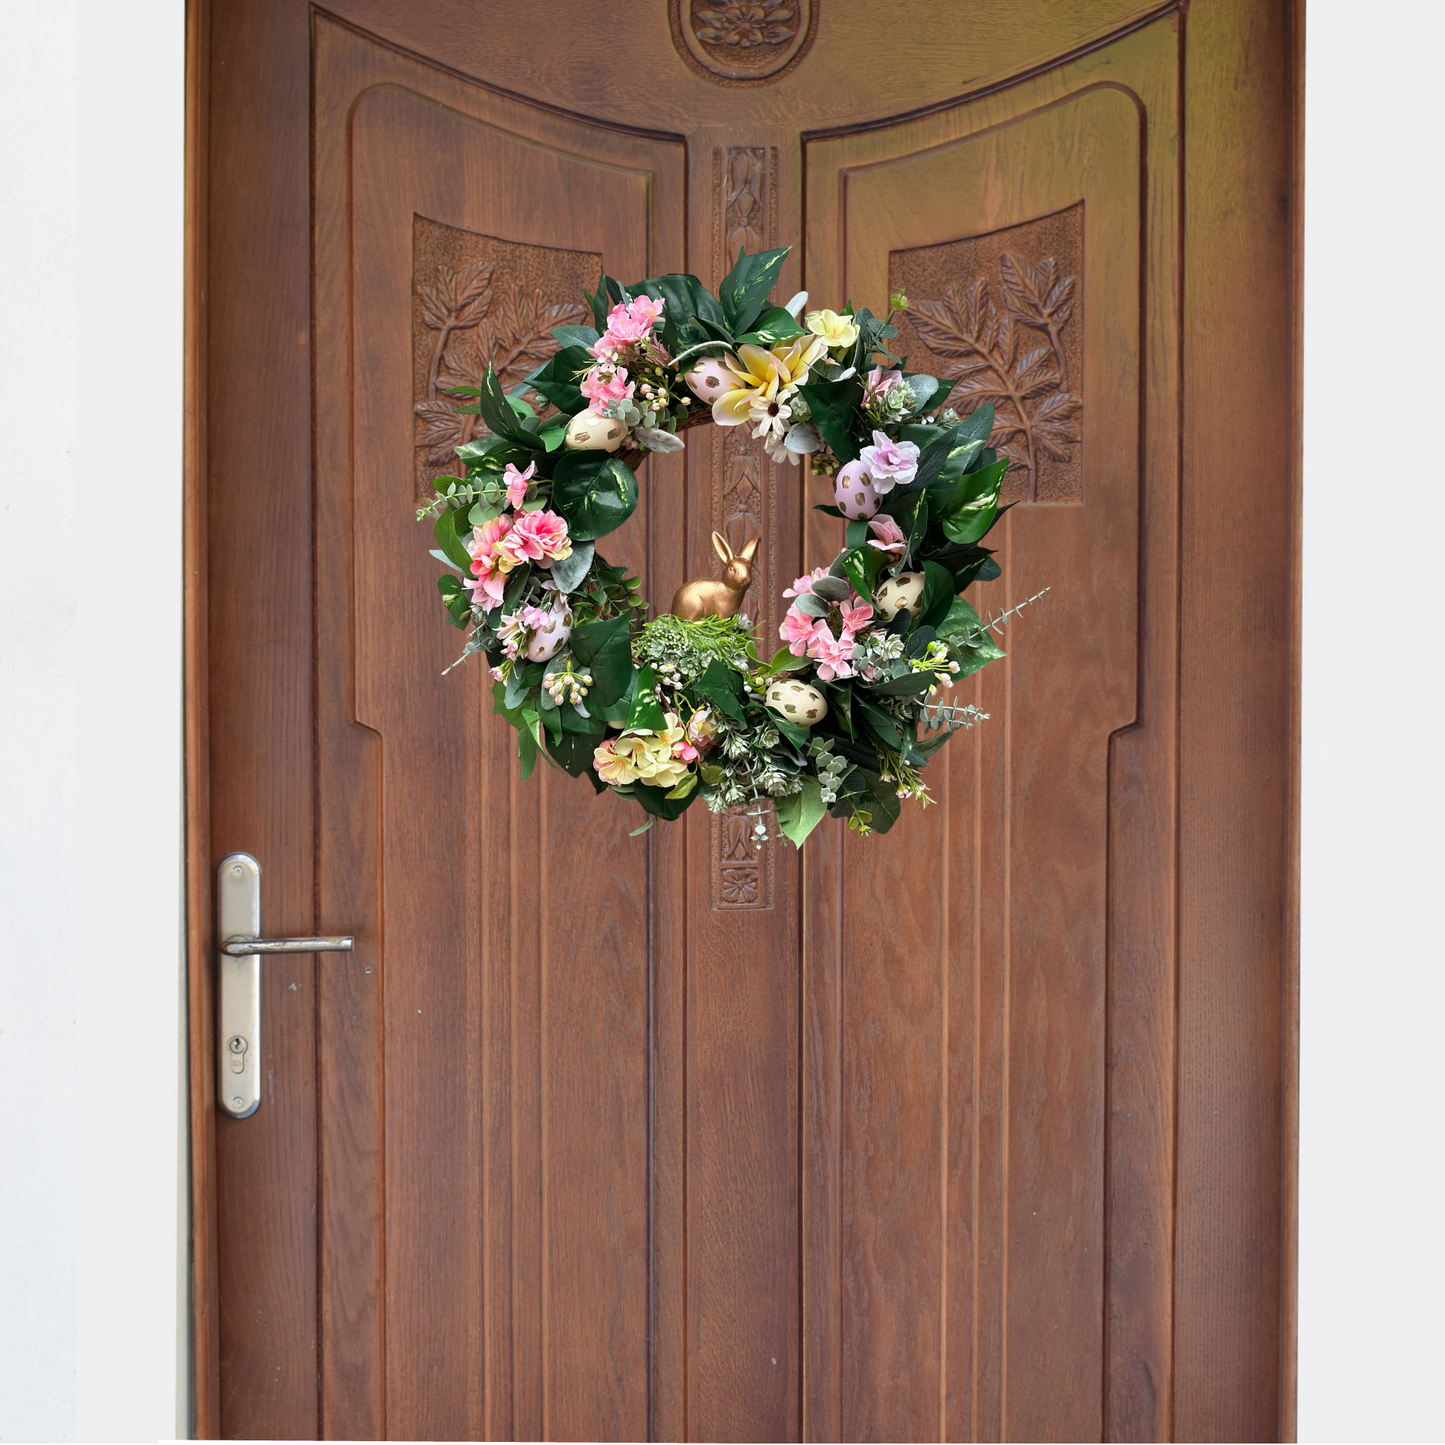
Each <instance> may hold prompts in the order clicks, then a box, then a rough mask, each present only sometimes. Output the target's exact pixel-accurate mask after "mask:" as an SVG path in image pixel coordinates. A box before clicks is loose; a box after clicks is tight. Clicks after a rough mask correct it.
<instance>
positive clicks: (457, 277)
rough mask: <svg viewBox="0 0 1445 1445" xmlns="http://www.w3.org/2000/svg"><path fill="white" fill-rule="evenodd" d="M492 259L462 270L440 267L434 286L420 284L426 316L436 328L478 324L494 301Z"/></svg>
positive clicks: (456, 327)
mask: <svg viewBox="0 0 1445 1445" xmlns="http://www.w3.org/2000/svg"><path fill="white" fill-rule="evenodd" d="M494 269H495V267H494V264H493V263H492V262H490V261H474V262H473V263H472V264H471V265H470V266H464V267H463V268H462V269H461V270H460V271H453V270H452V268H451V267H450V266H438V267H437V279H436V284H435V285H434V286H418V287H417V288H416V291H417V295H418V296H419V297H420V298H421V314H422V319H423V320H424V321H425V322H426V324H427V325H428V326H429V327H431V329H432V330H433V331H446V330H452V331H455V330H459V329H461V328H464V327H471V326H475V325H476V324H477V323H478V322H479V321H480V320H481V319H482V317H483V316H485V315H486V313H487V308H488V307H489V306H490V305H491V303H492V272H493V270H494Z"/></svg>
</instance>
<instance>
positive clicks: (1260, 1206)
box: [1174, 0, 1296, 1440]
mask: <svg viewBox="0 0 1445 1445" xmlns="http://www.w3.org/2000/svg"><path fill="white" fill-rule="evenodd" d="M1291 86H1292V53H1291V48H1290V9H1289V6H1287V5H1285V4H1274V5H1264V6H1259V5H1249V4H1245V3H1243V0H1231V3H1227V4H1219V5H1211V6H1207V7H1203V8H1196V9H1193V10H1191V12H1190V16H1189V26H1188V39H1187V45H1186V48H1185V102H1184V127H1185V138H1186V145H1187V147H1188V164H1187V167H1186V170H1185V205H1184V224H1185V245H1186V253H1187V256H1188V263H1187V265H1186V268H1185V288H1184V299H1183V307H1184V355H1185V367H1186V371H1185V392H1184V436H1183V458H1184V478H1183V496H1184V512H1183V519H1182V531H1181V539H1180V541H1181V554H1180V555H1181V566H1182V569H1183V576H1182V589H1181V605H1182V607H1183V611H1184V617H1185V618H1186V619H1190V618H1195V617H1198V618H1203V617H1205V616H1208V617H1209V618H1210V625H1209V627H1208V628H1207V629H1206V628H1202V627H1189V626H1185V627H1184V629H1183V631H1182V679H1183V681H1182V686H1181V693H1180V756H1181V771H1180V810H1181V817H1182V819H1183V828H1182V833H1181V838H1180V868H1181V873H1180V960H1181V962H1180V978H1179V1047H1180V1059H1179V1121H1178V1129H1179V1144H1178V1148H1179V1179H1178V1216H1177V1231H1178V1233H1177V1241H1178V1242H1177V1270H1178V1278H1177V1294H1176V1312H1175V1330H1176V1346H1175V1368H1176V1378H1175V1404H1174V1432H1175V1435H1176V1436H1177V1437H1178V1438H1180V1439H1197V1440H1222V1439H1270V1438H1273V1437H1274V1436H1275V1434H1276V1432H1277V1431H1278V1430H1279V1427H1280V1409H1279V1393H1280V1377H1279V1370H1280V1361H1281V1358H1282V1352H1281V1345H1280V1331H1281V1327H1282V1324H1283V1322H1284V1319H1285V1317H1286V1309H1285V1304H1284V1301H1283V1300H1282V1299H1281V1292H1280V1283H1281V1269H1280V1244H1281V1238H1282V1227H1281V1226H1282V1211H1283V1208H1284V1197H1283V1193H1282V1177H1281V1175H1282V1161H1283V1159H1284V1155H1285V1147H1286V1146H1285V1128H1286V1119H1285V1114H1284V1101H1283V1099H1282V1096H1281V1079H1282V1077H1283V1057H1284V1055H1283V1046H1284V1042H1285V1039H1286V1036H1287V1035H1288V1034H1289V1032H1290V1029H1291V1027H1292V1025H1291V1024H1290V1023H1289V1021H1288V1019H1287V1017H1286V1015H1285V1014H1284V1006H1285V992H1284V980H1285V964H1284V956H1285V933H1284V930H1285V919H1286V917H1287V913H1288V906H1289V897H1288V883H1287V879H1286V874H1285V858H1286V851H1287V848H1288V847H1289V844H1290V839H1289V834H1288V824H1287V819H1288V818H1289V811H1290V798H1291V791H1290V789H1291V783H1290V758H1289V749H1288V739H1289V736H1290V729H1291V726H1292V723H1291V704H1290V675H1291V671H1290V670H1291V658H1290V628H1291V614H1292V597H1293V593H1292V587H1293V583H1292V578H1291V566H1290V562H1291V552H1290V546H1291V543H1290V537H1291V528H1292V518H1293V516H1294V508H1295V505H1296V504H1295V500H1294V498H1293V496H1292V489H1291V486H1290V481H1289V479H1290V476H1291V468H1292V465H1293V463H1294V459H1295V456H1296V451H1295V435H1294V434H1292V430H1291V419H1292V414H1291V411H1290V408H1289V406H1288V405H1287V402H1286V399H1287V398H1289V396H1290V395H1291V386H1292V384H1293V381H1294V357H1293V354H1292V346H1293V338H1294V335H1295V319H1294V316H1293V314H1292V311H1291V306H1292V297H1291V291H1290V286H1289V284H1288V283H1289V277H1290V274H1291V259H1290V248H1291V243H1292V240H1293V237H1294V222H1293V220H1292V218H1291V215H1290V205H1291V199H1292V197H1293V195H1294V187H1293V178H1292V175H1291V164H1290V142H1291V138H1292V128H1293V116H1292V112H1291V108H1290V107H1291ZM1241 276H1260V277H1269V278H1270V282H1269V284H1267V285H1262V286H1254V287H1247V288H1244V289H1243V290H1241V288H1240V287H1239V277H1241ZM1221 415H1227V416H1229V417H1230V419H1231V422H1230V425H1231V430H1233V431H1234V432H1235V434H1236V435H1248V436H1250V437H1252V438H1255V439H1257V442H1258V445H1257V447H1256V448H1255V449H1254V451H1253V463H1252V466H1253V468H1254V469H1255V472H1256V475H1257V476H1258V477H1260V478H1261V481H1260V483H1259V484H1258V485H1256V486H1250V487H1245V488H1242V489H1238V488H1235V487H1233V486H1231V485H1230V484H1229V482H1228V480H1227V478H1228V469H1227V463H1226V460H1225V444H1224V438H1223V437H1222V436H1221V435H1220V434H1219V432H1218V430H1217V429H1215V428H1214V427H1212V426H1211V425H1210V422H1209V418H1210V417H1211V416H1215V417H1217V416H1221ZM1226 533H1227V534H1228V537H1229V538H1230V539H1233V540H1231V541H1228V542H1227V541H1226ZM1225 546H1229V547H1230V548H1231V550H1232V556H1233V558H1234V567H1235V568H1236V569H1237V577H1238V581H1237V583H1236V584H1235V585H1234V586H1231V587H1230V588H1228V589H1226V590H1225V591H1224V592H1223V593H1221V592H1220V589H1219V588H1218V586H1217V585H1216V580H1217V574H1216V572H1215V567H1216V565H1217V559H1218V557H1219V556H1220V549H1221V548H1223V547H1225ZM1225 1382H1227V1384H1226V1383H1225Z"/></svg>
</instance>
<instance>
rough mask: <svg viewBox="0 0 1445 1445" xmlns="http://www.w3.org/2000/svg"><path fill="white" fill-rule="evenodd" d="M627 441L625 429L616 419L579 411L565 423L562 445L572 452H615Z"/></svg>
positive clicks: (593, 412) (592, 412)
mask: <svg viewBox="0 0 1445 1445" xmlns="http://www.w3.org/2000/svg"><path fill="white" fill-rule="evenodd" d="M626 440H627V428H626V427H625V426H623V425H622V423H621V422H620V421H618V420H617V418H616V417H611V416H598V415H597V413H596V412H595V411H579V412H578V413H577V415H576V416H574V417H573V418H572V420H571V421H569V422H568V423H567V435H566V436H565V437H564V438H563V439H562V445H563V446H564V447H566V448H567V450H568V451H573V452H615V451H616V450H617V448H618V447H620V446H621V445H622V443H623V442H625V441H626Z"/></svg>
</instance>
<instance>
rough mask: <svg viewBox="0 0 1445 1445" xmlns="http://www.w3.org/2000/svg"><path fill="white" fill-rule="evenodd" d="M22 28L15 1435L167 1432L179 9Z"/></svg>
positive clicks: (6, 687) (8, 1128)
mask: <svg viewBox="0 0 1445 1445" xmlns="http://www.w3.org/2000/svg"><path fill="white" fill-rule="evenodd" d="M0 36H3V41H0V1100H3V1107H0V1177H3V1184H0V1439H4V1440H61V1439H100V1440H128V1439H156V1438H173V1437H174V1436H175V1435H176V1433H177V1431H178V1428H179V1429H180V1430H182V1431H183V1430H184V1429H185V1428H186V1427H185V1416H184V1412H185V1410H186V1408H187V1406H186V1401H185V1388H186V1380H185V1373H184V1369H183V1368H181V1366H183V1364H184V1356H183V1355H181V1354H179V1352H178V1345H179V1343H180V1342H181V1340H182V1339H183V1335H182V1332H181V1331H180V1329H179V1323H180V1309H179V1305H180V1303H181V1300H180V1292H181V1289H182V1287H183V1285H184V1276H183V1274H182V1271H181V1270H180V1269H179V1268H178V1264H179V1260H180V1258H181V1249H182V1244H183V1239H184V1234H185V1229H186V1224H185V1219H184V1214H183V1204H184V1200H183V1195H182V1183H183V1179H184V1168H183V1162H184V1141H183V1136H182V1133H181V1113H180V1104H181V1083H182V1078H183V1059H182V1050H181V1045H180V1042H179V1040H180V1038H181V1035H180V1029H179V1023H180V1010H181V1001H182V988H181V980H182V974H181V962H180V960H181V953H180V938H181V899H182V894H181V837H182V834H181V820H182V815H181V514H180V506H181V299H182V292H181V258H182V249H181V245H182V180H183V172H182V141H183V134H182V103H183V64H184V29H183V8H182V4H181V0H165V3H160V0H142V3H136V4H131V5H116V4H113V3H107V0H83V3H81V4H80V5H79V6H78V7H77V6H76V5H75V4H73V3H57V0H46V3H44V4H36V3H34V0H0ZM77 56H78V64H77ZM77 76H78V80H79V104H78V107H77ZM77 172H78V192H77ZM77 194H78V197H79V199H78V200H77ZM178 1410H179V1411H180V1412H181V1413H180V1414H179V1417H178ZM178 1418H179V1426H178Z"/></svg>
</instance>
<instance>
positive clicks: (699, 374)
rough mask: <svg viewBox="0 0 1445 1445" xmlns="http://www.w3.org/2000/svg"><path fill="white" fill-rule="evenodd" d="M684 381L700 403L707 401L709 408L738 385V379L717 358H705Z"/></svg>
mask: <svg viewBox="0 0 1445 1445" xmlns="http://www.w3.org/2000/svg"><path fill="white" fill-rule="evenodd" d="M683 380H684V381H686V382H687V389H688V390H689V391H690V392H692V394H693V395H694V396H695V397H697V399H698V400H699V401H705V402H706V403H707V404H708V405H709V406H711V405H712V404H713V402H715V401H716V400H717V399H718V397H720V396H721V395H722V394H723V392H725V391H732V390H733V389H734V388H735V387H736V386H737V384H738V383H737V378H736V377H734V376H733V374H732V372H730V371H729V370H728V369H727V367H725V366H724V365H723V364H722V362H721V361H720V360H719V359H718V358H717V357H716V356H707V357H704V358H703V359H702V360H701V361H699V362H698V364H697V365H696V366H694V367H693V369H692V370H691V371H689V372H688V373H687V375H686V376H685V377H684V378H683Z"/></svg>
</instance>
